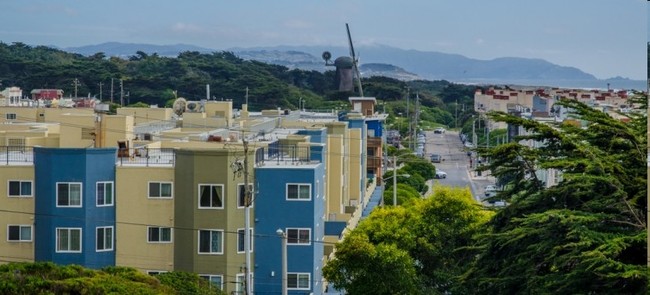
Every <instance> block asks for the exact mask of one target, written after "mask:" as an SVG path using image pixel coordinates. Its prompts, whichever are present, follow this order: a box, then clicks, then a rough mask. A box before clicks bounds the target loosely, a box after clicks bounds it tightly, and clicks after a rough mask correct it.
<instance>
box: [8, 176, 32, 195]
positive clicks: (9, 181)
mask: <svg viewBox="0 0 650 295" xmlns="http://www.w3.org/2000/svg"><path fill="white" fill-rule="evenodd" d="M11 182H18V185H21V184H22V183H23V182H29V186H30V187H31V194H29V195H23V194H22V192H21V194H20V195H17V196H13V195H11V194H10V193H9V186H10V185H9V184H10V183H11ZM7 196H8V197H10V198H32V197H34V181H32V180H24V179H9V180H7Z"/></svg>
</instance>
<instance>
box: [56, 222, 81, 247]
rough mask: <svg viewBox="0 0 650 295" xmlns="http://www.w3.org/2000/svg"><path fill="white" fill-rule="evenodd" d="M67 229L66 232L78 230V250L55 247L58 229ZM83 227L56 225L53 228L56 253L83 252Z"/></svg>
mask: <svg viewBox="0 0 650 295" xmlns="http://www.w3.org/2000/svg"><path fill="white" fill-rule="evenodd" d="M62 229H64V230H67V231H68V232H69V231H70V230H79V251H71V250H59V249H57V248H58V247H59V234H58V231H59V230H62ZM83 234H84V233H83V229H82V228H81V227H57V228H55V229H54V236H55V239H54V250H55V251H56V253H82V252H83V246H84V240H83Z"/></svg>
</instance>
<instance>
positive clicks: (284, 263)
mask: <svg viewBox="0 0 650 295" xmlns="http://www.w3.org/2000/svg"><path fill="white" fill-rule="evenodd" d="M275 233H276V234H278V236H279V237H280V239H282V277H281V280H282V295H287V234H286V233H285V232H284V231H282V229H279V228H278V230H276V231H275Z"/></svg>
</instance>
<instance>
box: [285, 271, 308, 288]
mask: <svg viewBox="0 0 650 295" xmlns="http://www.w3.org/2000/svg"><path fill="white" fill-rule="evenodd" d="M293 275H295V276H296V277H295V278H296V287H290V286H289V283H290V281H291V276H293ZM304 275H306V276H307V287H300V276H304ZM287 289H288V290H311V273H308V272H288V273H287Z"/></svg>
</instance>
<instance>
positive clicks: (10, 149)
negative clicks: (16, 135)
mask: <svg viewBox="0 0 650 295" xmlns="http://www.w3.org/2000/svg"><path fill="white" fill-rule="evenodd" d="M2 164H4V165H33V164H34V149H33V148H32V147H28V146H0V165H2Z"/></svg>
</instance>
